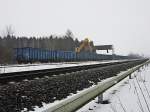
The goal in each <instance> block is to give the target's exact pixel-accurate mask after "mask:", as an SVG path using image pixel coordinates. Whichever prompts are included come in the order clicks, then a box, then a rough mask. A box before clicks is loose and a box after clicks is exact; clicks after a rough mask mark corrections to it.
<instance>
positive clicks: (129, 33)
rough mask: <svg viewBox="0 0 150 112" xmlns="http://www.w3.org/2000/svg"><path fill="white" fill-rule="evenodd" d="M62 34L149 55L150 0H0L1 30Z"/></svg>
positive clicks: (123, 52) (18, 33)
mask: <svg viewBox="0 0 150 112" xmlns="http://www.w3.org/2000/svg"><path fill="white" fill-rule="evenodd" d="M7 25H12V26H13V28H14V30H15V35H19V36H43V35H50V34H58V35H62V34H64V33H65V32H66V30H67V29H70V30H71V31H72V32H73V33H74V35H75V37H77V38H78V39H79V40H82V39H84V38H85V37H88V38H90V39H91V40H93V41H94V44H96V45H102V44H113V45H114V47H115V52H116V53H117V54H123V55H126V54H128V53H130V52H134V53H139V54H142V53H143V54H146V55H149V56H150V47H149V44H150V0H0V34H2V32H3V30H4V29H5V27H6V26H7Z"/></svg>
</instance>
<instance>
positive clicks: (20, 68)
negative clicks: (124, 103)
mask: <svg viewBox="0 0 150 112" xmlns="http://www.w3.org/2000/svg"><path fill="white" fill-rule="evenodd" d="M117 61H122V60H107V61H88V62H62V63H42V64H21V65H7V66H0V73H9V72H18V71H30V70H40V69H52V68H62V67H71V66H82V65H90V64H99V63H108V62H117Z"/></svg>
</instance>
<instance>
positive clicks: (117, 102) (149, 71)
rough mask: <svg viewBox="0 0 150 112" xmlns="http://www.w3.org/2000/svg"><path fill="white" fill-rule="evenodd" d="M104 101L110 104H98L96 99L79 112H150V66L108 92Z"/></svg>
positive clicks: (104, 95) (104, 96) (104, 94)
mask: <svg viewBox="0 0 150 112" xmlns="http://www.w3.org/2000/svg"><path fill="white" fill-rule="evenodd" d="M135 76H136V77H135ZM103 99H104V100H105V101H106V100H107V101H109V102H110V103H109V104H98V103H97V100H98V98H95V99H94V100H92V101H91V102H89V103H88V104H86V105H85V106H83V107H82V108H81V109H79V110H78V111H77V112H150V65H149V66H148V67H146V68H144V69H140V71H136V72H134V73H133V74H132V79H129V78H128V77H127V78H126V79H124V80H122V81H121V82H120V83H118V84H117V85H115V86H113V87H112V88H110V89H109V90H107V91H106V92H105V93H103Z"/></svg>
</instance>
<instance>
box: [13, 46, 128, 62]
mask: <svg viewBox="0 0 150 112" xmlns="http://www.w3.org/2000/svg"><path fill="white" fill-rule="evenodd" d="M14 58H15V60H16V61H17V62H18V63H33V62H62V61H65V62H69V61H97V60H112V59H129V57H127V56H119V55H103V54H97V53H90V52H80V53H76V52H74V51H59V50H45V49H40V48H30V47H25V48H15V49H14Z"/></svg>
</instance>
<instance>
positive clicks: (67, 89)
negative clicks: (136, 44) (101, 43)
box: [0, 59, 147, 112]
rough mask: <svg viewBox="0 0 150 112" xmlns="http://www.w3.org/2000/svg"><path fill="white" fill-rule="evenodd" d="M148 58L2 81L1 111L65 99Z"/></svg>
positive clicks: (29, 107) (27, 109)
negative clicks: (44, 75) (76, 70)
mask: <svg viewBox="0 0 150 112" xmlns="http://www.w3.org/2000/svg"><path fill="white" fill-rule="evenodd" d="M146 61H147V60H146V59H145V60H134V61H129V62H122V63H116V64H111V65H105V66H104V65H103V66H98V65H97V66H96V67H95V68H92V67H89V69H85V68H83V69H82V70H81V71H78V72H70V73H67V74H64V75H59V76H55V77H47V78H45V77H44V78H40V79H36V80H28V81H21V82H17V83H9V84H5V85H0V112H21V111H23V110H26V112H27V111H31V110H34V107H35V106H38V107H42V106H43V102H44V103H46V104H47V103H53V102H54V101H55V100H62V99H64V98H66V97H67V96H69V95H70V94H72V93H74V94H75V93H77V91H81V90H83V89H85V88H88V87H90V86H92V85H96V84H97V83H98V82H100V81H101V80H103V79H106V78H109V77H112V76H115V75H116V74H118V73H119V72H121V71H125V70H127V69H129V68H132V67H134V66H137V65H139V64H142V63H144V62H146Z"/></svg>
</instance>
